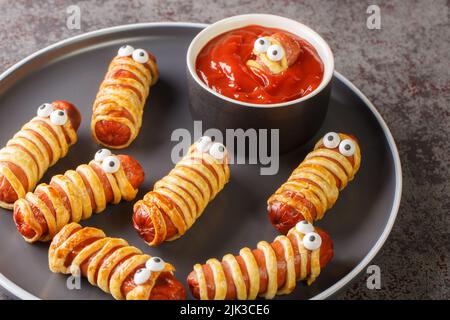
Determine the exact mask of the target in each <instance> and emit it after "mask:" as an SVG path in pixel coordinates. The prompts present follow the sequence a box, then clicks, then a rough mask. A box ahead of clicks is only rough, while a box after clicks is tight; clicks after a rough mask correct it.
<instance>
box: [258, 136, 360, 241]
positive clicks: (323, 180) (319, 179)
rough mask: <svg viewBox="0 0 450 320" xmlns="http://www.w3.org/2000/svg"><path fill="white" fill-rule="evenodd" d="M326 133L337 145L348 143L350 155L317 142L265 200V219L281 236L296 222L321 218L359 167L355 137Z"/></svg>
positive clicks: (358, 152) (358, 153)
mask: <svg viewBox="0 0 450 320" xmlns="http://www.w3.org/2000/svg"><path fill="white" fill-rule="evenodd" d="M330 134H332V137H334V138H335V139H338V140H339V141H340V143H341V144H342V143H347V142H348V141H350V142H349V143H350V144H351V147H352V148H353V149H352V150H350V151H352V152H350V153H352V154H351V155H349V154H350V153H347V154H348V155H347V156H345V155H343V154H341V152H340V149H339V145H338V146H336V147H333V148H327V147H325V146H324V142H323V141H324V139H321V140H320V141H319V142H317V144H316V145H315V147H314V150H313V151H311V152H310V153H309V154H308V155H307V156H306V158H305V160H303V162H302V163H300V165H299V166H298V167H297V168H296V169H295V170H294V171H293V172H292V174H291V176H290V177H289V178H288V180H287V181H286V182H285V183H284V184H282V185H281V186H280V187H279V188H278V190H277V191H276V192H275V193H274V194H273V195H272V196H271V197H270V198H269V199H268V201H267V205H268V207H267V208H268V214H269V219H270V221H271V222H272V224H273V225H274V226H275V228H277V229H278V231H280V232H281V233H286V232H287V231H288V230H289V229H290V228H292V227H293V226H294V225H295V224H296V223H297V222H298V221H300V220H303V219H305V220H307V221H308V222H311V223H312V222H313V221H316V220H320V219H322V218H323V216H324V214H325V212H326V210H328V209H330V208H331V207H332V206H333V205H334V203H335V202H336V200H337V198H338V195H339V191H340V190H342V189H344V188H345V186H346V185H347V184H348V182H350V181H351V180H353V178H354V176H355V174H356V172H357V171H358V169H359V167H360V164H361V152H360V149H359V145H358V142H357V140H356V138H354V137H353V136H350V135H347V134H343V133H339V134H335V133H330ZM330 134H327V135H326V136H325V137H328V136H329V135H330ZM336 143H338V142H336ZM341 148H343V147H342V146H341ZM344 152H346V151H345V150H344Z"/></svg>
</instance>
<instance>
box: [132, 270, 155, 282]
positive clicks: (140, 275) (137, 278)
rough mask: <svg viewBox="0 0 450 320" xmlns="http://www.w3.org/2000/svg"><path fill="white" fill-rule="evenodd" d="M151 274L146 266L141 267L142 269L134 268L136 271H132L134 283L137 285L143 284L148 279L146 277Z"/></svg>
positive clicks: (148, 277)
mask: <svg viewBox="0 0 450 320" xmlns="http://www.w3.org/2000/svg"><path fill="white" fill-rule="evenodd" d="M151 274H152V272H151V271H150V270H148V269H147V268H142V269H138V270H136V272H135V273H134V277H133V280H134V283H135V284H137V285H140V284H144V283H146V282H147V281H148V279H150V275H151Z"/></svg>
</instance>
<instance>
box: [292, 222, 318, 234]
mask: <svg viewBox="0 0 450 320" xmlns="http://www.w3.org/2000/svg"><path fill="white" fill-rule="evenodd" d="M295 229H297V231H298V232H301V233H303V234H307V233H310V232H313V231H314V227H313V225H312V224H311V223H309V222H308V221H306V220H302V221H300V222H298V223H297V224H296V225H295Z"/></svg>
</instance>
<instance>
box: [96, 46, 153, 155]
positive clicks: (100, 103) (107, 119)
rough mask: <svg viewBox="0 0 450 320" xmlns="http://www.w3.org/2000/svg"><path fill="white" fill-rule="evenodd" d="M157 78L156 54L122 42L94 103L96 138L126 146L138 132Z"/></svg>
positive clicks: (122, 146) (103, 142)
mask: <svg viewBox="0 0 450 320" xmlns="http://www.w3.org/2000/svg"><path fill="white" fill-rule="evenodd" d="M157 80H158V68H157V66H156V60H155V58H154V57H153V56H152V55H151V54H150V53H149V52H147V51H145V50H143V49H134V48H133V47H131V46H129V45H125V46H122V47H121V48H120V49H119V51H118V54H117V56H116V57H114V59H113V60H112V62H111V64H110V65H109V68H108V71H107V73H106V75H105V78H104V79H103V82H102V83H101V85H100V89H99V92H98V94H97V97H96V99H95V102H94V105H93V114H92V121H91V130H92V135H93V137H94V139H95V140H96V141H97V142H98V143H100V144H103V145H105V146H107V147H110V148H115V149H120V148H125V147H127V146H128V145H129V144H130V143H131V142H132V141H133V140H134V139H135V138H136V136H137V135H138V133H139V130H140V128H141V124H142V114H143V112H144V106H145V100H146V99H147V96H148V94H149V92H150V86H152V85H154V84H155V83H156V81H157Z"/></svg>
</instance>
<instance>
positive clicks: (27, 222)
mask: <svg viewBox="0 0 450 320" xmlns="http://www.w3.org/2000/svg"><path fill="white" fill-rule="evenodd" d="M143 180H144V172H143V170H142V168H141V165H140V164H139V163H138V162H137V161H136V160H135V159H134V158H132V157H130V156H127V155H117V156H115V155H112V154H111V152H110V151H109V150H107V149H101V150H100V151H98V152H97V153H96V155H95V160H93V161H91V162H90V163H89V164H82V165H80V166H78V167H77V168H76V170H69V171H66V173H64V175H56V176H54V177H53V178H52V179H51V181H50V183H49V184H45V183H43V184H40V185H39V186H37V188H36V190H35V191H34V193H31V192H29V193H27V195H26V196H25V198H24V199H19V200H18V201H16V203H15V204H14V222H15V223H16V227H17V230H18V231H19V233H20V234H21V235H22V236H23V238H24V239H25V241H27V242H30V243H32V242H36V241H49V240H51V239H52V238H53V237H54V236H55V234H56V233H58V231H59V230H61V229H62V228H63V227H64V226H65V225H66V224H68V223H69V222H78V221H80V220H82V219H87V218H89V217H91V215H92V213H99V212H102V211H103V210H105V208H106V205H107V204H108V203H113V204H117V203H119V202H120V201H121V200H122V199H124V200H126V201H131V200H133V199H134V198H135V196H136V193H137V191H138V190H137V189H138V188H139V186H140V185H141V184H142V182H143Z"/></svg>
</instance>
